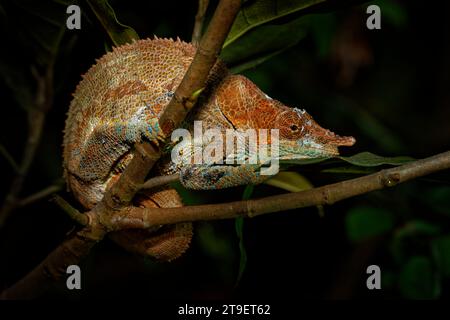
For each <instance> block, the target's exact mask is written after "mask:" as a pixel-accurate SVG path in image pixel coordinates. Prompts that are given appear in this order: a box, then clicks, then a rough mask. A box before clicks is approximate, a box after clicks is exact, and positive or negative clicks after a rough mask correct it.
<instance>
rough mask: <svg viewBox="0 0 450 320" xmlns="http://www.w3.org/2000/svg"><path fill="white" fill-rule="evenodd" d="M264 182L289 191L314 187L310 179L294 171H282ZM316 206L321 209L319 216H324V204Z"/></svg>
mask: <svg viewBox="0 0 450 320" xmlns="http://www.w3.org/2000/svg"><path fill="white" fill-rule="evenodd" d="M264 184H267V185H269V186H272V187H276V188H280V189H283V190H286V191H289V192H299V191H304V190H309V189H312V188H313V187H314V186H313V184H312V183H311V182H310V181H309V180H308V179H306V178H305V177H304V176H302V175H301V174H300V173H298V172H293V171H280V172H279V173H278V174H277V175H276V176H274V177H272V178H270V179H269V180H266V181H264ZM316 208H317V210H318V211H319V216H321V217H323V216H324V209H323V206H322V205H318V206H316Z"/></svg>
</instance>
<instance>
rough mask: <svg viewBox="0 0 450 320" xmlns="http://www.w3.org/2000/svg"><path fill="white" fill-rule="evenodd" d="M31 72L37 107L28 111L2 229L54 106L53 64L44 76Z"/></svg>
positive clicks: (1, 218) (0, 218) (0, 214)
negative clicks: (19, 158) (34, 83)
mask: <svg viewBox="0 0 450 320" xmlns="http://www.w3.org/2000/svg"><path fill="white" fill-rule="evenodd" d="M31 71H32V74H33V76H34V78H35V80H36V83H37V90H36V95H35V101H34V104H35V105H34V106H33V108H30V110H29V111H28V137H27V141H26V143H25V146H24V151H23V156H22V162H21V163H20V166H19V170H18V172H17V174H16V176H15V177H14V179H13V181H12V183H11V188H10V190H9V193H8V194H7V195H6V197H5V202H4V203H3V206H2V208H1V209H0V229H1V228H2V227H3V226H4V224H5V221H6V219H7V218H8V217H9V215H10V214H11V212H12V211H13V210H14V209H15V208H16V207H17V204H18V201H19V199H18V197H19V194H20V192H21V191H22V187H23V183H24V181H25V178H26V176H27V174H28V171H29V170H30V167H31V164H32V163H33V159H34V156H35V154H36V150H37V147H38V145H39V142H40V140H41V135H42V129H43V127H44V123H45V116H46V114H47V112H48V110H49V109H50V108H51V106H52V104H53V62H51V63H49V65H48V66H47V70H46V73H45V74H44V75H43V76H42V75H40V74H39V73H38V72H37V71H36V69H35V68H32V69H31Z"/></svg>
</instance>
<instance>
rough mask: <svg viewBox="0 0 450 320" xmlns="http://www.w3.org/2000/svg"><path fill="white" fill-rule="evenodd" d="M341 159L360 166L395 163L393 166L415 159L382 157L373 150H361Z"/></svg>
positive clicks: (340, 157)
mask: <svg viewBox="0 0 450 320" xmlns="http://www.w3.org/2000/svg"><path fill="white" fill-rule="evenodd" d="M338 158H339V159H341V160H344V161H345V162H348V163H351V164H353V165H355V166H360V167H378V166H381V165H386V164H388V165H393V166H399V165H402V164H405V163H408V162H411V161H413V160H414V158H411V157H405V156H402V157H382V156H379V155H376V154H373V153H371V152H361V153H358V154H355V155H353V156H351V157H343V156H339V157H338Z"/></svg>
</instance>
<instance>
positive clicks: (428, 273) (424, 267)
mask: <svg viewBox="0 0 450 320" xmlns="http://www.w3.org/2000/svg"><path fill="white" fill-rule="evenodd" d="M399 287H400V292H401V293H402V295H403V296H404V297H405V298H408V299H435V298H437V297H438V296H439V294H440V292H441V287H440V283H439V279H438V277H437V275H436V273H435V272H434V270H433V266H432V263H431V261H430V259H429V258H428V257H426V256H413V257H411V258H410V259H409V261H408V262H407V263H406V264H405V265H404V266H403V268H402V270H401V272H400V276H399Z"/></svg>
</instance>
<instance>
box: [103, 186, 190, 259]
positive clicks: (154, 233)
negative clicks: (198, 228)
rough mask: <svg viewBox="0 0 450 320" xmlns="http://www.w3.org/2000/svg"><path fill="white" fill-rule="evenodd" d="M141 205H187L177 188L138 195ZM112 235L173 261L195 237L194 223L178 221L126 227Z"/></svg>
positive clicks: (122, 243) (134, 247)
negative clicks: (162, 224) (175, 222)
mask: <svg viewBox="0 0 450 320" xmlns="http://www.w3.org/2000/svg"><path fill="white" fill-rule="evenodd" d="M137 203H138V206H140V207H146V208H149V207H153V208H155V207H163V208H168V207H181V206H182V205H183V203H182V201H181V198H180V196H179V195H178V193H177V191H175V190H174V189H170V188H165V189H160V190H158V191H156V192H153V191H152V193H149V194H148V195H142V196H140V198H139V199H138V202H137ZM110 237H111V239H113V240H114V241H115V242H117V243H118V244H119V245H120V246H122V247H123V248H125V249H126V250H128V251H131V252H134V253H137V254H140V255H142V256H151V257H153V258H156V259H157V260H162V261H171V260H173V259H176V258H178V257H179V256H181V255H182V254H183V253H184V252H185V251H186V250H187V249H188V248H189V244H190V242H191V239H192V223H177V224H173V225H167V226H162V227H155V228H150V229H143V230H141V229H136V230H124V231H119V232H114V233H111V235H110Z"/></svg>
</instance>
